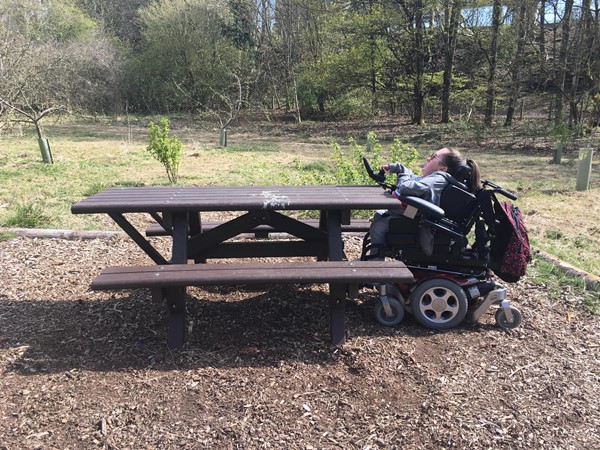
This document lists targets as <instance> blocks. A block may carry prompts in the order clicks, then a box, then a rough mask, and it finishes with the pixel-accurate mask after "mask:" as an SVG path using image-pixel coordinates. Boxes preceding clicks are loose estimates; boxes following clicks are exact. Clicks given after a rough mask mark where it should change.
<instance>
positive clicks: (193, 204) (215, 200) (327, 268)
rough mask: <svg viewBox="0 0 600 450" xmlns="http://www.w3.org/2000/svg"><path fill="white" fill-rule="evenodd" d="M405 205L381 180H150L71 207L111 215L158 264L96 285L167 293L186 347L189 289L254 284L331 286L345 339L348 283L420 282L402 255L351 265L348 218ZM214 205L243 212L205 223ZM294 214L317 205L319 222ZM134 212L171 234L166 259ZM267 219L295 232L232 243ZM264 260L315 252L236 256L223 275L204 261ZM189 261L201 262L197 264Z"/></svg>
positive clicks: (121, 271)
mask: <svg viewBox="0 0 600 450" xmlns="http://www.w3.org/2000/svg"><path fill="white" fill-rule="evenodd" d="M398 207H400V204H399V202H398V201H397V200H395V199H393V198H391V196H389V194H386V193H385V192H383V191H382V190H381V189H380V188H379V187H377V186H356V185H352V186H334V185H325V186H186V187H155V186H151V187H150V186H148V187H125V188H109V189H106V190H104V191H102V192H99V193H97V194H94V195H92V196H91V197H88V198H86V199H84V200H82V201H81V202H78V203H76V204H74V205H73V206H72V208H71V211H72V213H74V214H98V213H101V214H108V215H109V216H110V217H111V218H112V219H113V220H114V221H115V222H116V223H117V224H118V225H119V226H120V227H121V228H122V229H123V230H124V231H125V232H126V233H127V234H128V235H129V236H130V237H131V239H132V240H133V241H134V242H135V243H136V244H137V245H138V246H139V247H140V248H141V249H142V250H143V251H144V252H145V253H146V254H147V255H148V256H149V257H150V258H151V259H152V260H153V261H154V262H155V263H156V264H157V266H143V267H142V266H140V267H129V268H107V269H105V270H104V271H103V273H102V274H101V275H100V276H99V277H98V278H97V279H96V280H94V282H92V288H95V289H118V288H134V287H150V288H153V289H154V290H153V295H155V296H158V295H160V296H162V297H164V298H166V299H167V304H168V307H169V332H168V342H169V346H171V347H174V348H178V347H181V346H182V345H183V342H184V330H185V326H184V324H185V298H186V295H185V288H186V286H192V285H206V284H249V283H252V282H255V283H263V282H277V283H286V282H287V283H309V282H328V284H329V305H330V332H331V340H332V343H334V344H335V345H341V344H343V343H344V340H345V330H344V309H345V300H346V296H347V292H348V289H349V286H350V285H356V284H360V283H364V282H367V281H371V282H381V283H386V282H410V281H412V279H413V278H412V274H411V273H410V271H409V270H408V269H407V268H406V267H405V266H404V265H403V264H402V263H401V262H399V261H387V262H381V261H378V262H369V261H358V262H348V261H343V260H344V244H343V239H342V226H343V225H344V224H349V223H350V221H351V212H352V211H353V210H372V209H393V208H398ZM215 211H229V212H232V213H237V214H238V215H236V216H235V217H233V218H232V219H230V220H226V221H223V222H222V223H220V224H218V225H217V226H215V224H214V223H212V224H211V227H210V228H209V229H203V226H202V223H203V218H202V214H203V213H207V212H215ZM289 211H318V214H319V219H318V226H315V224H314V223H306V222H305V221H302V220H300V219H297V218H294V217H291V216H290V215H289V213H288V212H289ZM131 213H144V214H149V215H150V216H151V217H153V218H154V219H155V220H156V222H157V223H158V224H160V226H161V227H162V228H163V229H164V230H166V231H167V233H166V234H167V235H169V236H171V238H172V244H171V252H170V255H166V256H165V255H162V254H161V253H160V252H159V251H158V250H157V249H156V248H155V246H154V245H153V244H152V242H151V241H150V240H148V239H147V238H146V237H145V236H144V235H143V234H142V232H141V231H140V230H138V229H137V228H136V227H135V226H134V225H133V224H132V223H131V221H130V220H129V219H128V216H129V215H130V214H131ZM286 213H288V214H286ZM264 225H268V226H269V227H271V228H272V229H274V230H277V231H278V232H281V233H285V234H286V235H288V236H290V237H292V238H291V239H289V238H288V239H268V240H258V239H255V240H249V241H248V240H246V241H241V240H232V238H234V237H236V236H239V235H243V234H246V233H248V232H251V231H252V230H254V229H256V227H258V226H264ZM259 257H260V258H265V257H276V258H291V257H314V258H315V261H310V262H306V261H304V262H302V263H300V262H293V261H290V262H288V263H286V264H283V265H282V264H277V265H273V263H264V262H261V263H256V262H251V263H248V262H239V263H238V262H236V263H234V264H226V265H220V264H219V266H220V267H219V268H218V269H219V271H218V272H216V271H215V270H216V266H217V264H204V263H206V261H207V260H209V259H216V258H236V259H239V260H240V261H242V260H243V259H246V258H259ZM189 262H195V263H197V264H194V265H191V266H190V265H189ZM184 265H186V266H188V267H184ZM273 269H275V270H276V273H277V277H275V278H273V273H274V272H273ZM269 272H271V273H269ZM273 280H274V281H273Z"/></svg>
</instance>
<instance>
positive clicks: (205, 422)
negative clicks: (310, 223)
mask: <svg viewBox="0 0 600 450" xmlns="http://www.w3.org/2000/svg"><path fill="white" fill-rule="evenodd" d="M359 243H360V242H359V240H358V239H354V238H349V239H348V241H347V242H346V246H347V250H348V251H349V252H350V253H351V252H352V251H357V248H358V245H359ZM164 245H166V243H165V244H164ZM128 264H151V261H150V260H149V259H148V258H147V257H146V256H145V255H143V254H142V253H141V251H140V250H138V249H137V247H136V246H135V245H134V244H132V243H131V242H130V241H128V240H127V239H123V238H119V237H116V238H114V239H102V240H100V239H96V240H75V241H72V240H62V239H28V238H16V239H12V240H8V241H3V242H0V273H1V284H0V449H3V450H4V449H11V450H12V449H75V448H77V449H95V448H102V449H132V450H133V449H136V450H137V449H157V448H161V449H205V448H211V449H212V448H232V449H234V448H235V449H238V448H239V449H242V448H243V449H248V448H274V449H282V448H285V449H288V448H289V449H363V450H367V449H390V448H398V449H400V448H401V449H439V448H457V449H464V448H476V449H479V448H486V449H487V448H498V449H500V448H502V449H508V448H510V449H519V448H535V449H541V448H543V449H554V448H556V449H595V448H600V410H599V408H600V323H599V321H598V317H595V316H592V315H591V314H589V313H588V312H586V310H585V308H584V307H583V306H582V305H581V300H580V299H578V298H577V297H576V296H575V295H574V294H573V293H571V292H569V291H568V290H565V292H563V294H562V298H561V300H560V301H558V302H553V301H552V300H550V298H549V296H548V293H547V292H546V289H545V287H544V286H540V285H534V284H532V283H531V281H530V280H528V279H527V278H525V279H524V280H522V281H521V282H519V283H517V284H515V285H510V286H508V287H509V291H510V298H511V300H512V301H513V303H514V304H515V306H517V307H519V308H520V309H521V311H522V313H523V324H522V326H521V327H520V328H519V329H517V330H514V331H502V330H501V329H499V328H498V327H497V326H496V325H495V323H494V319H493V311H490V314H487V315H485V316H484V317H483V318H482V319H481V320H480V321H479V323H477V324H464V325H461V326H460V327H458V328H456V329H454V330H451V331H448V332H434V331H430V330H426V329H423V328H422V327H420V326H418V325H417V324H416V323H415V322H414V321H413V320H412V319H411V318H410V317H407V318H406V319H405V320H404V322H403V323H402V324H401V325H400V326H398V327H395V328H385V327H382V326H381V325H379V324H377V323H376V322H375V320H374V319H373V315H372V307H373V304H374V302H375V301H376V293H375V292H374V291H369V290H363V291H361V293H360V295H359V297H358V299H356V300H355V301H352V302H350V304H349V305H348V307H347V315H346V320H347V322H346V323H347V333H348V339H347V343H346V345H345V346H344V347H343V348H335V347H332V346H331V345H330V344H329V343H328V338H329V336H328V330H327V326H328V323H327V302H326V296H325V293H326V287H325V286H264V287H258V288H256V287H255V288H252V289H250V288H243V287H242V288H214V287H212V288H207V289H199V288H190V289H189V290H188V292H189V297H190V299H189V302H188V305H189V306H188V309H189V310H188V323H189V329H188V339H187V343H186V346H185V348H184V349H183V350H182V351H171V350H169V349H168V348H167V347H166V344H165V332H166V308H165V307H164V306H163V305H159V304H156V303H153V302H152V300H151V297H150V294H149V292H146V291H145V290H134V291H123V292H92V291H90V290H89V284H90V282H91V280H92V278H93V277H94V276H95V275H97V274H98V273H99V272H100V271H101V270H102V269H103V268H104V267H106V266H108V265H128Z"/></svg>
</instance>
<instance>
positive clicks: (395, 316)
mask: <svg viewBox="0 0 600 450" xmlns="http://www.w3.org/2000/svg"><path fill="white" fill-rule="evenodd" d="M388 302H389V303H390V307H391V308H392V315H391V316H387V315H386V313H385V309H384V308H383V303H381V301H380V300H377V303H376V304H375V308H374V311H373V312H374V313H375V318H376V319H377V322H379V323H380V324H381V325H383V326H386V327H394V326H396V325H398V324H399V323H400V322H402V320H404V307H403V306H402V303H400V301H399V300H396V299H395V298H393V297H388Z"/></svg>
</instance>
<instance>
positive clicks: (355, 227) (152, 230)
mask: <svg viewBox="0 0 600 450" xmlns="http://www.w3.org/2000/svg"><path fill="white" fill-rule="evenodd" d="M301 222H303V223H305V224H307V225H311V226H313V227H315V228H318V227H319V219H304V220H301ZM221 224H223V222H218V221H217V222H202V229H203V230H204V231H208V230H212V229H213V228H216V227H218V226H219V225H221ZM370 225H371V222H370V221H369V219H352V221H351V222H350V223H349V224H346V225H342V232H344V233H366V232H367V231H369V227H370ZM277 231H278V230H277V229H275V228H273V227H272V226H270V225H258V226H257V227H255V228H253V229H252V233H253V234H254V237H256V238H267V237H269V233H276V232H277ZM169 234H170V233H168V232H167V231H166V230H165V229H164V228H163V227H162V225H160V224H159V223H153V224H151V225H148V227H147V228H146V236H149V237H152V236H168V235H169Z"/></svg>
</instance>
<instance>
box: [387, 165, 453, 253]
mask: <svg viewBox="0 0 600 450" xmlns="http://www.w3.org/2000/svg"><path fill="white" fill-rule="evenodd" d="M390 172H391V173H397V174H398V179H397V182H396V191H395V192H396V195H412V196H414V197H420V198H422V199H424V200H427V201H429V202H431V203H433V204H435V205H437V206H439V205H440V197H441V194H442V191H443V190H444V188H445V187H446V186H447V185H448V183H451V182H452V181H451V180H452V175H450V174H449V173H447V172H443V171H436V172H433V173H430V174H429V175H427V176H424V177H421V176H418V175H415V174H414V173H413V172H412V171H411V170H410V169H408V168H407V167H405V166H403V165H402V164H400V163H394V164H390ZM420 242H421V248H422V249H423V251H424V252H425V254H426V255H428V256H430V255H431V254H432V253H433V230H431V228H430V227H429V226H427V225H424V226H422V227H421V233H420Z"/></svg>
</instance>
